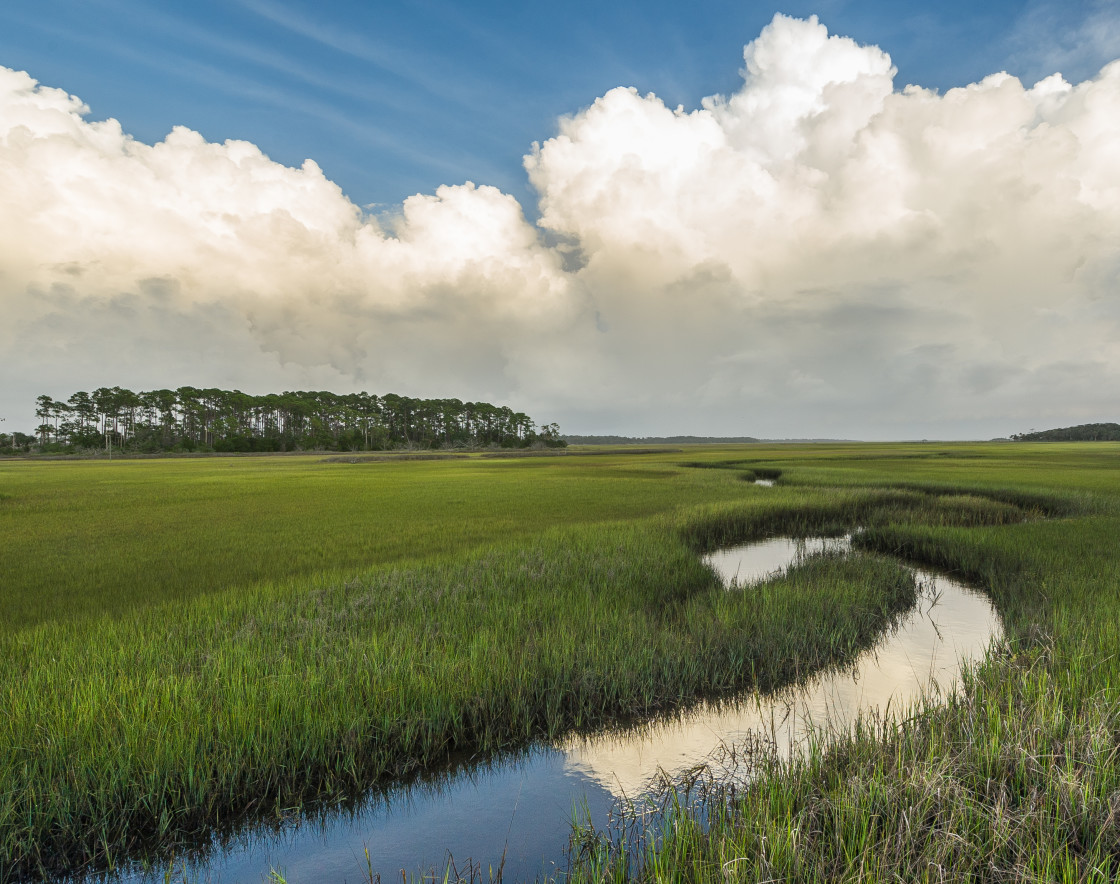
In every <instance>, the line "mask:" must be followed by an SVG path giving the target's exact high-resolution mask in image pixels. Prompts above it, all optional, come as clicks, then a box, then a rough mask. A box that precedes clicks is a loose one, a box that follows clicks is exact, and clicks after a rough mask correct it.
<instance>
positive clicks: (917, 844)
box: [568, 448, 1120, 884]
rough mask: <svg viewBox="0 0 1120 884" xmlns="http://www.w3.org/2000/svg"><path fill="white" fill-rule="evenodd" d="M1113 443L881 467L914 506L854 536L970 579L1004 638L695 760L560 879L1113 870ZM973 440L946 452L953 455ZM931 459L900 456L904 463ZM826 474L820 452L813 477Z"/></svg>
mask: <svg viewBox="0 0 1120 884" xmlns="http://www.w3.org/2000/svg"><path fill="white" fill-rule="evenodd" d="M1114 453H1115V448H1113V449H1111V450H1104V451H1096V452H1087V451H1082V452H1079V456H1078V457H1076V458H1074V457H1071V456H1070V451H1069V449H1067V448H1063V449H1059V450H1055V451H1054V462H1053V468H1052V469H1050V470H1046V471H1044V470H1038V469H1035V470H1033V471H1032V476H1031V479H1030V483H1031V484H1030V485H1028V484H1026V482H1024V477H1023V470H1022V469H1021V467H1022V464H1021V463H1015V464H1009V465H1004V467H1003V469H1002V472H1003V474H1004V477H1005V480H1009V479H1011V474H1015V477H1014V481H1008V485H1007V486H1006V487H1004V488H1003V489H994V490H993V489H992V478H993V476H992V474H993V473H995V474H997V475H998V473H999V472H1001V470H993V469H991V467H992V464H991V463H989V464H988V467H989V472H988V475H985V476H983V477H982V479H981V481H978V482H975V483H971V484H968V486H967V487H965V486H966V483H961V482H953V483H948V482H946V481H945V478H944V477H941V479H940V481H930V480H929V479H928V478H927V477H926V476H922V477H921V481H920V482H915V481H914V477H913V476H911V477H910V480H909V481H907V482H905V483H898V484H899V485H901V486H902V490H904V491H907V493H909V491H914V490H919V489H920V491H921V493H928V494H930V495H931V497H930V500H929V504H930V505H929V506H928V507H925V508H923V510H924V511H923V512H920V513H918V514H917V517H915V518H907V519H894V518H892V519H887V520H878V521H868V522H867V523H866V524H867V527H866V530H865V531H863V532H861V533H860V534H858V535H857V536H856V537H855V538H854V540H853V544H854V545H855V546H857V547H860V548H863V549H868V550H875V551H878V552H882V553H887V554H890V555H900V556H904V557H906V558H907V559H909V560H911V561H916V562H920V563H925V564H929V565H933V566H936V567H939V568H943V569H950V570H952V571H954V572H955V573H956V574H958V575H961V576H964V577H966V578H967V579H969V580H970V581H975V582H977V583H978V585H981V586H984V587H985V588H986V589H987V590H988V592H989V594H990V595H991V597H992V598H993V601H994V602H995V604H996V606H997V609H998V610H999V612H1000V614H1001V616H1002V619H1003V622H1004V626H1005V630H1006V639H1005V641H1004V643H1003V644H1002V645H1001V646H1000V647H999V648H998V649H997V650H996V652H995V653H993V654H991V655H990V656H989V657H988V659H987V660H985V661H984V662H983V663H982V664H980V665H978V666H976V667H974V668H972V669H968V670H966V671H965V673H964V676H963V684H962V685H961V689H960V691H959V692H957V693H952V692H942V693H941V694H939V695H938V696H931V697H928V698H927V699H925V700H924V701H923V702H921V703H919V704H917V705H915V706H914V707H913V708H911V709H909V710H905V711H897V712H896V714H895V715H892V716H890V717H889V718H883V717H875V716H870V715H869V716H866V717H865V718H864V719H863V720H862V721H861V722H860V724H859V725H858V726H857V728H856V730H855V731H854V733H851V734H848V733H834V734H822V738H821V739H820V740H819V741H817V742H816V743H814V744H813V745H812V747H811V748H810V750H809V751H808V753H807V754H805V755H804V756H801V757H794V758H793V759H792V760H789V761H779V760H778V759H777V758H775V757H767V756H765V755H762V756H760V757H759V759H758V764H757V765H756V768H755V770H754V772H753V775H752V777H751V778H750V782H748V783H742V782H739V783H729V782H726V781H722V780H720V778H719V773H718V771H712V770H709V771H706V772H704V773H703V774H702V775H701V779H705V778H706V781H707V782H709V784H710V787H709V788H708V789H706V790H705V791H704V792H703V794H701V795H699V796H696V797H695V800H690V801H683V800H676V798H674V799H673V800H672V801H669V802H668V803H667V804H666V805H665V806H664V808H663V809H664V816H663V817H661V818H660V819H659V821H658V823H657V826H656V827H655V828H653V829H649V830H646V829H642V827H641V826H640V825H639V824H638V822H637V819H638V817H637V816H630V817H626V816H624V817H622V818H620V819H618V820H616V821H615V822H614V829H615V830H614V831H613V832H611V831H609V830H607V829H602V830H596V829H595V828H594V827H592V826H590V825H588V824H586V823H585V824H584V825H583V826H582V828H581V829H580V830H579V831H578V832H577V835H576V843H577V844H579V845H581V849H580V850H577V851H576V852H575V853H574V854H573V867H572V869H571V870H570V875H569V877H568V880H569V881H575V882H581V881H591V880H594V881H597V882H603V881H621V880H640V881H654V880H656V881H667V880H672V881H698V882H699V881H718V882H721V884H722V882H729V881H789V882H802V881H803V882H831V881H929V882H943V881H1063V882H1098V881H1099V882H1105V881H1113V880H1116V879H1117V878H1118V877H1120V659H1118V655H1117V648H1120V592H1118V591H1117V589H1118V587H1120V555H1118V549H1117V546H1116V538H1117V537H1118V536H1120V519H1117V518H1116V517H1115V516H1114V515H1112V513H1114V512H1115V495H1116V492H1117V491H1120V485H1117V484H1114V477H1115V476H1116V463H1115V460H1114ZM987 454H988V452H987V451H983V450H981V451H980V452H977V453H976V455H977V456H976V457H954V458H951V459H950V460H951V461H952V462H953V467H954V468H956V467H957V466H959V464H960V462H961V461H973V460H980V461H981V462H982V461H983V460H985V459H986V455H987ZM1024 455H1025V456H1024V458H1023V459H1024V460H1029V459H1032V458H1033V456H1036V455H1037V450H1029V451H1026V452H1024ZM1102 455H1111V456H1102ZM930 459H931V458H926V457H922V458H914V460H915V461H917V462H918V463H919V464H921V466H920V468H919V469H918V470H914V472H921V473H925V472H926V470H927V467H926V466H925V462H927V461H928V460H930ZM898 460H903V458H901V457H900V458H899V459H898ZM1063 461H1064V463H1063ZM874 462H875V461H873V460H871V459H870V458H868V459H867V460H866V461H862V460H861V464H860V469H861V470H862V468H863V466H864V463H874ZM971 467H972V465H971V464H969V465H968V467H967V468H968V469H971ZM809 469H810V470H816V469H817V467H816V466H815V465H814V466H810V468H809ZM790 472H794V473H796V472H798V471H795V470H790V471H788V472H787V476H788V475H789V473H790ZM801 478H802V479H803V478H804V477H803V476H801ZM843 479H844V477H843V476H841V475H839V474H838V473H837V472H836V471H834V470H833V469H832V468H830V469H829V480H830V481H832V482H837V484H841V485H843V484H846V483H845V482H844V481H838V480H843ZM849 479H850V477H849ZM794 481H797V479H796V478H795V480H794ZM1047 483H1049V484H1050V486H1051V487H1050V488H1049V489H1047V488H1044V487H1043V488H1039V487H1031V485H1045V484H1047ZM934 495H940V496H936V497H935V496H934ZM962 495H964V496H963V497H962ZM992 501H995V502H996V503H995V504H993V503H992ZM902 503H904V502H902ZM1006 506H1013V507H1015V508H1016V509H1018V510H1019V511H1020V512H1021V513H1023V514H1025V515H1026V516H1027V518H1023V519H1015V518H1013V515H1014V513H1013V512H1009V511H1008V510H1006V509H1004V507H1006ZM903 508H904V509H905V508H906V507H905V506H904V507H903ZM1042 515H1046V516H1049V518H1045V519H1043V518H1039V517H1040V516H1042ZM672 794H673V795H677V794H678V793H677V792H674V793H672ZM636 832H637V833H638V835H637V836H636V835H635V833H636Z"/></svg>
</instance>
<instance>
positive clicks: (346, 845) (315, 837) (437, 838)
mask: <svg viewBox="0 0 1120 884" xmlns="http://www.w3.org/2000/svg"><path fill="white" fill-rule="evenodd" d="M849 546H850V539H849V538H811V539H808V540H794V539H791V538H772V539H770V540H764V541H760V542H757V543H751V544H745V545H743V546H739V547H735V548H733V549H726V550H721V551H719V552H717V553H713V554H711V555H709V556H707V557H706V559H705V560H706V561H707V562H708V563H709V564H710V565H711V567H713V568H714V569H715V570H716V571H717V573H719V574H720V576H721V577H722V578H723V580H724V582H725V583H726V584H727V585H728V587H729V591H749V586H750V585H751V584H752V583H757V582H759V581H761V580H764V579H766V578H767V577H768V576H771V575H773V574H774V573H775V572H777V571H780V570H781V569H783V568H785V567H787V566H788V565H790V564H792V563H794V562H796V561H797V560H798V559H799V558H800V557H803V556H806V555H813V554H815V553H820V552H826V551H828V552H845V551H847V550H848V548H849ZM915 573H916V576H917V578H918V580H919V583H920V584H921V587H922V592H921V594H920V600H919V603H918V605H917V606H916V607H915V608H914V609H913V610H912V611H911V612H910V613H909V614H908V615H907V616H906V618H905V619H904V620H903V621H902V622H901V623H900V624H899V626H898V627H897V628H896V629H895V630H893V631H891V632H890V633H888V634H886V635H884V636H883V637H882V639H881V640H880V642H879V643H878V644H877V645H875V646H874V647H873V648H871V649H869V650H868V651H866V652H864V653H863V654H862V655H860V656H859V657H858V659H857V660H856V661H855V663H854V664H853V665H852V666H851V667H849V668H847V669H844V670H839V671H831V672H826V673H823V674H821V675H818V676H817V677H815V678H812V679H810V680H808V681H807V682H804V683H802V684H800V685H797V686H795V687H794V688H792V689H789V690H787V691H784V692H781V693H779V694H777V695H770V696H760V695H757V694H747V695H745V696H743V697H740V698H738V699H737V700H736V701H735V702H723V703H719V704H708V705H702V706H700V707H698V708H695V709H693V710H690V711H689V712H688V713H686V714H683V715H681V716H678V717H673V718H667V719H665V720H661V721H655V722H652V723H649V724H647V725H645V726H642V727H639V728H636V729H633V730H628V731H626V732H623V733H612V734H604V735H601V736H595V737H573V738H571V739H569V740H567V741H566V742H564V743H562V744H560V745H557V746H542V747H536V748H532V749H530V750H528V751H525V752H523V753H520V754H517V755H515V756H510V757H507V758H500V759H497V760H494V761H491V762H489V763H486V764H483V765H481V766H474V767H469V768H464V769H461V770H459V771H456V772H453V773H450V774H447V775H445V776H444V777H442V778H439V779H437V780H436V781H432V782H428V783H423V784H419V785H412V786H409V787H401V788H399V789H396V790H391V791H388V792H384V793H380V794H377V795H375V796H372V797H370V798H369V799H367V800H366V801H365V802H364V804H363V805H362V806H360V807H358V808H356V809H355V808H351V809H349V810H347V811H336V812H333V813H331V812H326V813H320V814H318V815H317V816H315V817H313V818H311V817H309V818H307V819H303V820H297V821H292V822H290V823H288V824H285V825H283V826H281V827H279V829H278V830H277V829H275V828H273V829H268V830H264V829H262V830H256V831H248V832H246V833H245V834H243V835H241V836H239V837H237V838H235V839H234V840H232V841H229V842H226V843H223V844H220V845H219V844H215V845H214V846H213V848H212V849H211V850H208V851H206V853H205V855H203V856H201V857H200V858H198V859H197V860H193V861H192V860H191V859H189V858H188V859H182V858H181V859H179V860H177V861H176V862H175V865H174V880H183V879H184V878H185V879H186V880H189V881H196V880H197V881H209V882H245V881H262V880H267V879H268V876H269V873H270V871H271V870H276V871H278V872H280V873H281V874H283V876H284V877H285V879H286V880H287V881H288V882H289V884H298V882H310V881H315V882H339V884H341V882H344V881H346V882H355V881H359V880H365V874H366V870H367V858H366V852H367V851H368V857H369V859H368V868H370V869H372V871H373V872H374V873H379V874H380V875H381V876H382V878H384V879H385V880H387V881H388V880H392V879H393V878H394V877H398V876H400V874H401V870H402V869H403V870H406V871H407V872H409V873H410V874H412V873H422V872H430V871H433V870H434V871H435V872H436V874H437V875H438V876H439V878H440V879H442V877H443V871H444V870H445V869H446V868H447V864H448V860H449V857H451V858H453V859H454V861H455V863H456V865H457V866H458V867H459V868H460V869H463V868H465V867H466V865H467V864H468V863H474V864H480V865H481V868H482V870H483V874H484V875H485V871H486V869H487V867H495V868H496V867H497V866H498V864H499V863H500V862H501V861H502V858H503V855H504V858H505V859H504V868H503V873H504V877H505V878H506V880H524V879H532V878H534V877H536V876H537V875H538V874H540V873H544V874H549V873H554V872H555V871H557V870H558V869H560V870H562V869H563V868H564V867H565V862H566V861H565V852H566V848H567V845H568V837H569V834H570V831H571V821H572V819H573V813H574V808H577V807H578V808H581V809H582V810H581V813H585V814H590V816H591V818H592V819H593V820H595V821H597V822H601V821H603V820H605V819H606V818H607V815H608V813H609V812H610V811H611V809H612V808H613V807H615V806H616V805H617V802H618V801H619V800H620V799H622V798H630V799H633V798H638V797H640V796H641V795H642V794H643V792H645V791H646V790H647V789H648V788H649V786H650V784H651V782H652V781H653V780H654V779H655V777H656V776H657V775H658V772H659V770H663V771H664V772H666V773H667V774H669V775H670V776H672V775H673V774H676V773H682V772H684V771H687V770H688V769H690V768H692V767H694V766H695V765H696V764H698V763H701V762H705V761H707V760H710V759H711V758H712V757H713V753H714V752H717V751H718V750H719V749H720V748H721V747H724V746H726V745H733V744H738V743H745V742H749V741H751V740H757V739H758V738H759V737H760V736H762V737H763V738H764V739H766V738H768V739H770V740H772V741H773V743H774V744H775V745H776V748H777V750H778V751H779V752H782V753H789V752H794V751H797V750H798V747H799V746H802V745H804V743H805V741H806V739H807V736H808V734H809V733H810V731H811V730H812V728H813V727H814V726H826V725H827V726H828V727H829V728H830V729H833V730H836V729H839V730H842V729H845V728H846V727H847V726H849V725H850V724H851V722H852V721H853V720H854V717H855V716H856V715H857V714H858V713H859V712H860V711H866V710H871V709H878V710H880V711H883V710H888V704H889V709H896V710H897V709H901V708H902V707H904V706H905V705H906V704H907V703H909V702H910V701H912V700H914V699H916V698H917V697H918V696H919V695H920V694H921V692H922V691H923V690H925V689H928V688H929V687H930V685H931V684H932V683H936V684H938V685H940V686H941V687H942V688H948V687H949V686H950V685H951V684H952V683H953V682H954V680H955V679H956V677H957V675H958V674H959V672H960V665H961V663H962V661H964V662H968V661H975V660H978V659H980V658H982V657H983V655H984V653H985V651H986V649H987V648H988V646H989V644H990V642H991V641H992V640H993V638H995V637H997V636H998V635H999V633H1000V624H999V619H998V617H997V615H996V613H995V611H994V610H993V609H992V606H991V604H990V603H989V601H988V600H987V599H986V598H985V597H984V596H983V595H981V594H980V593H977V592H975V591H973V590H971V589H969V588H967V587H965V586H963V585H961V584H959V583H957V582H955V581H953V580H951V579H949V578H947V577H945V576H941V575H935V574H929V573H925V572H922V571H916V572H915ZM166 871H167V870H166V869H163V870H160V871H159V872H153V873H140V872H135V873H131V874H127V873H126V874H116V875H114V876H112V877H111V878H110V879H107V880H111V881H112V882H114V884H126V882H127V884H155V882H158V881H164V880H165V877H164V873H165V872H166Z"/></svg>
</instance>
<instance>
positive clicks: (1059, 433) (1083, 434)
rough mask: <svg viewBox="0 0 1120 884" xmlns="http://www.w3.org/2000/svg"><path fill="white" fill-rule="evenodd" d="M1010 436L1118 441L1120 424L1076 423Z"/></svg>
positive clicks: (1020, 439) (1023, 439)
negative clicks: (1070, 425)
mask: <svg viewBox="0 0 1120 884" xmlns="http://www.w3.org/2000/svg"><path fill="white" fill-rule="evenodd" d="M1011 438H1012V440H1014V441H1015V442H1117V441H1120V424H1112V423H1107V424H1078V425H1077V426H1076V427H1058V428H1057V429H1054V430H1031V431H1030V432H1029V433H1016V434H1015V435H1013V436H1012V437H1011Z"/></svg>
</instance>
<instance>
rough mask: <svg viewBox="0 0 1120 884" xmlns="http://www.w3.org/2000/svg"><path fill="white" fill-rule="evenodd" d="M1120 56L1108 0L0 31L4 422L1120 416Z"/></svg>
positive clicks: (14, 9) (340, 16) (379, 9)
mask: <svg viewBox="0 0 1120 884" xmlns="http://www.w3.org/2000/svg"><path fill="white" fill-rule="evenodd" d="M778 13H780V14H778ZM888 54H889V58H888ZM1115 59H1120V2H1118V0H1081V2H1067V3H1058V2H1053V0H1028V2H1018V3H1014V2H992V3H985V4H976V3H965V2H956V0H952V2H942V3H936V4H928V3H927V4H921V5H919V4H909V3H899V2H884V0H865V2H856V0H818V2H814V3H811V4H810V3H808V2H802V0H796V2H793V3H789V4H785V5H783V6H782V7H777V8H776V7H774V6H770V5H763V4H760V3H754V2H737V3H735V2H728V0H709V2H699V3H689V4H684V3H679V2H674V3H669V2H644V3H637V2H616V3H603V2H598V3H595V2H588V0H571V2H565V3H563V4H545V3H519V4H515V3H490V4H469V5H468V4H453V3H446V2H439V0H427V2H417V3H406V4H402V3H395V4H388V3H345V2H333V3H327V2H320V3H315V4H312V3H306V2H296V0H225V2H216V0H196V2H192V3H152V2H139V0H81V2H42V0H39V2H30V0H4V2H3V3H2V4H0V316H3V319H4V321H3V322H0V417H3V418H5V419H6V423H5V427H6V428H19V427H31V426H33V414H32V412H33V407H34V406H33V404H34V400H35V397H36V396H37V395H39V394H47V395H50V396H53V397H55V398H59V399H65V398H67V397H68V396H69V395H70V394H72V393H73V392H75V391H76V390H80V389H83V388H94V387H98V386H112V385H120V386H123V387H129V388H131V389H156V388H160V387H171V388H175V387H179V386H183V385H191V386H201V387H207V386H216V387H223V388H227V389H242V390H244V391H246V392H251V393H265V392H270V391H276V390H284V389H305V390H306V389H329V390H335V391H337V392H349V391H356V390H363V389H364V390H368V391H370V392H375V393H387V392H396V393H401V394H405V395H412V396H453V397H457V398H460V399H463V400H471V399H473V400H482V401H489V402H496V403H501V404H509V405H511V406H514V407H516V408H517V410H519V411H525V412H527V413H529V414H532V415H533V416H534V417H535V418H537V419H539V420H540V421H541V422H552V421H557V422H559V423H560V425H561V427H562V428H563V429H564V430H566V431H568V432H571V433H622V434H628V435H655V434H684V433H688V434H697V435H735V436H738V435H753V436H762V437H768V438H782V437H845V438H864V439H900V438H989V437H992V436H1001V435H1006V434H1010V433H1014V432H1021V431H1025V430H1027V429H1030V428H1032V427H1037V428H1042V427H1048V426H1068V425H1071V424H1075V423H1085V422H1091V421H1100V420H1116V419H1117V418H1118V417H1120V415H1117V413H1116V411H1115V409H1116V402H1115V397H1114V395H1113V393H1112V391H1114V390H1115V389H1117V388H1118V387H1120V249H1118V246H1117V243H1120V163H1117V161H1116V156H1117V154H1116V150H1117V149H1116V145H1117V144H1120V64H1111V62H1113V61H1114V60H1115ZM892 70H893V71H894V72H892ZM1003 71H1006V72H1007V75H1003V74H1001V73H1000V72H1003ZM23 72H26V73H23ZM1059 72H1060V74H1061V75H1062V76H1058V73H1059ZM908 84H916V86H915V88H909V86H908ZM625 87H633V88H625ZM69 96H76V98H71V97H69ZM651 96H652V97H651ZM712 96H715V97H712ZM82 103H84V105H85V106H88V112H86V111H84V110H83V104H82ZM678 107H681V108H683V110H682V111H680V112H678V111H677V108H678ZM534 145H536V147H534ZM305 159H309V160H311V162H309V163H305V162H304V161H305ZM465 182H473V184H470V185H467V184H465Z"/></svg>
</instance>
